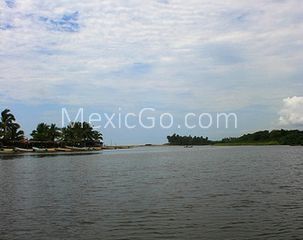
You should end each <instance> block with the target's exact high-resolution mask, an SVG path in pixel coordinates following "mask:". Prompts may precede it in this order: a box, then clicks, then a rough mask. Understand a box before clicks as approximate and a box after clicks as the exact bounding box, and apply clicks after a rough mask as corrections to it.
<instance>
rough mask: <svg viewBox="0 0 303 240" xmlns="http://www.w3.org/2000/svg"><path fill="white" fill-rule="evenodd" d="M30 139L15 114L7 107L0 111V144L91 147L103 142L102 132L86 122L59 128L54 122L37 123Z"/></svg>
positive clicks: (13, 145)
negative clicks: (21, 128) (25, 135)
mask: <svg viewBox="0 0 303 240" xmlns="http://www.w3.org/2000/svg"><path fill="white" fill-rule="evenodd" d="M30 135H31V137H32V138H31V139H30V140H27V139H25V138H24V132H23V131H22V130H20V125H19V124H18V123H17V122H16V119H15V116H14V115H13V114H12V113H11V112H10V110H9V109H5V110H4V111H2V113H1V119H0V146H12V147H17V146H18V147H25V148H28V147H33V146H35V147H36V146H38V147H58V146H65V145H70V146H77V147H82V146H84V147H92V146H100V145H102V143H103V137H102V134H101V133H100V132H98V131H95V130H94V129H93V128H92V126H91V125H90V124H89V123H87V122H83V123H81V122H75V123H70V124H69V125H68V126H67V127H64V128H62V129H60V128H59V127H57V126H56V124H50V125H48V124H46V123H39V124H38V126H37V128H36V129H35V130H33V131H32V133H31V134H30Z"/></svg>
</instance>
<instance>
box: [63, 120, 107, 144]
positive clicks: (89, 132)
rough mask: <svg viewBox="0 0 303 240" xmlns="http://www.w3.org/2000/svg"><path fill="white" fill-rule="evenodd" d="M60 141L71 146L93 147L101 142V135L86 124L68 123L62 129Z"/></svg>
mask: <svg viewBox="0 0 303 240" xmlns="http://www.w3.org/2000/svg"><path fill="white" fill-rule="evenodd" d="M62 139H63V141H64V142H65V143H67V144H70V145H73V146H93V145H95V144H100V143H102V141H103V137H102V134H101V133H100V132H98V131H95V130H94V129H93V127H92V126H91V125H90V124H89V123H87V122H83V123H81V122H75V123H70V124H69V125H68V126H66V127H65V128H63V129H62Z"/></svg>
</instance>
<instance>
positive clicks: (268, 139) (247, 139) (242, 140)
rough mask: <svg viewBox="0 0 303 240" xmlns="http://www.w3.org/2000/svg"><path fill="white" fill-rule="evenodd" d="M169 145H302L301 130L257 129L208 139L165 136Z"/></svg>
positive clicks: (302, 132) (302, 134) (174, 135)
mask: <svg viewBox="0 0 303 240" xmlns="http://www.w3.org/2000/svg"><path fill="white" fill-rule="evenodd" d="M167 140H168V143H169V144H170V145H215V144H222V145H245V144H247V145H249V144H252V145H254V144H256V145H303V131H300V130H284V129H281V130H272V131H268V130H265V131H258V132H255V133H249V134H244V135H242V136H240V137H230V138H223V139H222V140H219V141H210V140H209V139H208V138H207V137H196V136H195V137H192V136H180V135H177V134H173V135H172V136H167Z"/></svg>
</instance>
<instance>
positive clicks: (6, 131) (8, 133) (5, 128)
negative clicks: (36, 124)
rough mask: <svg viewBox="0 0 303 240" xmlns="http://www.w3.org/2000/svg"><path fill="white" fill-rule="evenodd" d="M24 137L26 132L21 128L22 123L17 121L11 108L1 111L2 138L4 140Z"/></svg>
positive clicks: (0, 128) (0, 136)
mask: <svg viewBox="0 0 303 240" xmlns="http://www.w3.org/2000/svg"><path fill="white" fill-rule="evenodd" d="M23 138H24V132H23V131H22V130H20V125H19V124H18V123H16V119H15V116H14V115H13V114H12V113H11V111H10V110H9V109H5V110H4V111H2V112H1V120H0V139H1V140H2V141H3V142H8V141H19V140H22V139H23Z"/></svg>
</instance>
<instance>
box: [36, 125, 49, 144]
mask: <svg viewBox="0 0 303 240" xmlns="http://www.w3.org/2000/svg"><path fill="white" fill-rule="evenodd" d="M49 128H50V126H49V125H47V124H46V123H39V124H38V126H37V128H36V130H33V131H32V133H31V136H32V138H33V140H34V141H51V140H50V136H49Z"/></svg>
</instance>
